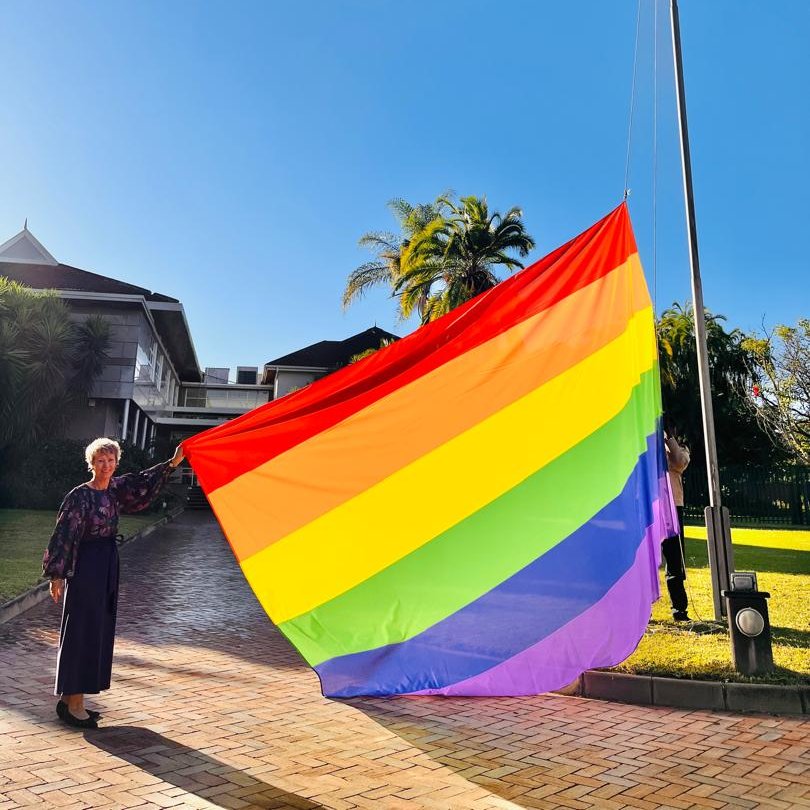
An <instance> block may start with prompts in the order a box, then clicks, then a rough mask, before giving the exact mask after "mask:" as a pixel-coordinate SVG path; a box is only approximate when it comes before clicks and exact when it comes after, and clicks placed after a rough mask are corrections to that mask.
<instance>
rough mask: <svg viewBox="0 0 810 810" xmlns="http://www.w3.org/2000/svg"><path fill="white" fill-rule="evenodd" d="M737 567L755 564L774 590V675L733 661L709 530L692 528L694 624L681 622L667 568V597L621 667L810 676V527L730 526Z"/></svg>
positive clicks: (711, 674)
mask: <svg viewBox="0 0 810 810" xmlns="http://www.w3.org/2000/svg"><path fill="white" fill-rule="evenodd" d="M731 534H732V542H733V544H734V567H735V569H736V570H737V571H756V572H757V578H758V581H759V588H760V590H762V591H767V592H769V593H770V594H771V598H770V599H769V600H768V613H769V615H770V620H771V635H772V639H773V659H774V664H775V665H776V670H775V671H774V673H773V674H772V675H771V676H770V677H768V678H761V679H750V678H745V677H744V676H742V675H740V674H739V673H737V672H736V671H735V670H734V669H733V667H732V665H731V647H730V644H729V639H728V634H727V632H726V630H725V627H723V628H718V627H717V626H716V625H714V607H713V605H712V593H711V581H710V579H709V567H708V566H709V562H708V552H707V548H706V529H705V528H703V527H698V526H687V527H686V565H687V570H686V576H687V580H686V586H687V595H688V596H689V615H690V616H691V617H692V618H693V619H695V620H698V621H696V622H695V623H694V624H693V625H689V624H683V623H682V624H675V623H674V622H673V621H672V619H671V618H670V607H669V598H668V595H667V589H666V584H665V582H664V575H663V572H661V599H659V600H658V602H656V603H655V605H653V613H652V619H651V620H650V624H649V627H648V628H647V632H646V633H645V635H644V638H642V640H641V643H640V644H639V645H638V648H637V649H636V651H635V652H634V653H633V655H631V656H630V658H628V659H627V660H626V661H625V662H624V663H623V664H621V665H620V666H618V667H616V669H617V670H620V671H623V672H636V673H639V674H647V675H664V676H666V675H669V676H676V677H682V678H695V679H699V680H700V679H703V680H718V679H719V680H730V681H751V680H762V681H767V682H769V683H810V531H793V530H785V529H732V532H731Z"/></svg>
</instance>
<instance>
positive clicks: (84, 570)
mask: <svg viewBox="0 0 810 810" xmlns="http://www.w3.org/2000/svg"><path fill="white" fill-rule="evenodd" d="M118 573H119V563H118V547H117V545H116V542H115V538H114V537H104V538H86V539H83V540H81V541H80V545H79V553H78V559H77V561H76V570H75V572H74V574H73V576H72V577H71V578H70V579H68V580H67V584H66V588H65V602H64V607H63V609H62V628H61V631H60V634H59V655H58V657H57V659H56V688H55V691H54V694H56V695H63V694H64V695H78V694H85V695H87V694H90V695H94V694H98V693H99V692H101V691H102V690H103V689H109V688H110V675H111V673H112V658H113V645H114V643H115V619H116V615H117V612H118Z"/></svg>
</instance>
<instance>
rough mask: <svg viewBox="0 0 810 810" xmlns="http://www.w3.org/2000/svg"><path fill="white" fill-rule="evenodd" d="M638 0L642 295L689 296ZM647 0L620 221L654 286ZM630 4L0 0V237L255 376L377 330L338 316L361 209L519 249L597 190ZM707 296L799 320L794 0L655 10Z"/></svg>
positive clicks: (806, 274) (801, 159) (800, 45)
mask: <svg viewBox="0 0 810 810" xmlns="http://www.w3.org/2000/svg"><path fill="white" fill-rule="evenodd" d="M658 2H659V4H660V5H659V18H660V24H661V33H660V43H659V68H660V76H659V80H660V85H661V86H660V90H659V94H658V98H659V130H660V135H659V149H658V165H659V182H658V240H657V241H658V252H657V255H658V262H657V267H658V270H657V303H658V307H659V310H660V309H661V308H662V307H663V306H666V305H667V304H669V303H670V302H672V301H673V300H684V299H686V298H687V297H688V296H689V294H690V291H689V276H688V262H687V252H686V241H685V228H684V222H683V202H682V196H681V195H682V193H681V185H680V157H679V152H678V145H677V124H676V119H675V107H674V94H673V88H672V67H671V64H672V57H671V46H670V40H669V17H668V3H667V2H666V1H665V0H658ZM652 8H653V5H652V0H643V11H642V20H641V23H642V41H641V47H640V54H639V76H638V88H637V90H638V93H637V107H636V127H635V130H634V136H633V144H634V145H633V157H632V162H631V178H630V186H631V188H632V196H631V213H632V215H633V219H634V224H635V228H636V235H637V238H638V241H639V246H640V249H641V253H642V260H643V261H644V263H645V266H646V269H647V273H648V278H649V280H650V284H651V286H652V275H653V272H652V271H653V258H652V217H651V213H652V194H651V184H652V152H651V143H652V135H651V119H652V100H653V92H652V82H651V71H652V33H651V28H652ZM635 16H636V2H635V0H613V2H609V3H606V2H604V0H568V1H567V2H564V3H560V2H551V0H513V2H510V3H508V4H502V3H496V2H495V1H494V0H490V2H482V1H481V0H464V2H461V0H458V2H442V3H439V2H435V0H432V2H431V1H430V0H418V1H417V2H408V3H405V2H399V3H395V2H391V1H386V0H379V2H373V1H372V0H365V1H364V2H360V0H342V2H335V1H333V0H319V1H318V2H298V3H289V2H280V0H279V1H276V0H265V1H264V2H246V1H245V0H242V1H241V2H239V3H230V2H224V0H223V2H217V3H214V2H199V3H198V2H194V3H192V2H172V3H166V2H141V1H140V0H139V2H137V3H136V2H127V3H125V2H114V3H109V2H89V0H88V2H44V1H43V0H38V2H36V3H29V2H23V1H22V0H7V1H6V2H5V3H3V4H2V5H1V6H0V24H2V30H3V32H4V34H3V48H2V51H0V178H2V193H1V194H0V242H2V241H3V240H4V239H6V238H8V237H9V236H11V235H13V234H14V233H16V232H17V231H18V230H19V229H20V227H21V226H22V222H23V219H24V218H25V217H28V218H29V224H30V228H31V230H32V232H33V233H34V234H35V235H36V236H37V237H38V238H39V239H40V240H41V241H42V242H43V243H44V244H45V246H46V247H47V248H48V249H49V250H50V251H51V252H52V253H53V254H54V255H55V256H56V258H57V259H59V260H60V261H63V262H66V263H68V264H74V265H76V266H79V267H82V268H85V269H88V270H93V271H95V272H99V273H103V274H105V275H109V276H113V277H116V278H120V279H122V280H126V281H129V282H132V283H135V284H139V285H142V286H144V287H148V288H150V289H153V290H157V291H160V292H163V293H166V294H168V295H172V296H175V297H177V298H179V299H180V300H181V301H182V302H183V303H184V305H185V308H186V312H187V315H188V319H189V322H190V325H191V329H192V334H193V337H194V340H195V344H196V347H197V353H198V356H199V359H200V362H201V363H202V364H203V365H221V366H230V367H231V368H233V367H235V366H236V365H237V364H261V363H263V362H265V361H266V360H269V359H271V358H272V357H275V356H277V355H280V354H283V353H285V352H287V351H290V350H293V349H296V348H299V347H301V346H304V345H306V344H309V343H312V342H315V341H317V340H321V339H324V338H330V339H340V338H343V337H346V336H348V335H350V334H352V333H354V332H357V331H359V330H361V329H364V328H367V327H368V326H371V325H372V324H373V323H374V322H376V323H377V324H378V325H380V326H382V327H384V328H388V329H391V330H392V331H395V332H398V333H399V334H405V333H406V332H407V331H410V329H411V328H413V324H398V323H397V322H396V319H395V315H394V306H393V303H392V302H391V301H390V300H388V299H387V298H386V295H385V294H384V293H380V294H379V295H372V296H370V297H369V298H368V299H367V300H366V301H364V302H363V303H362V304H361V305H358V306H355V307H353V308H352V309H351V310H350V311H349V312H348V313H345V314H344V313H343V312H342V310H341V307H340V295H341V291H342V288H343V284H344V281H345V278H346V275H347V274H348V272H349V271H350V270H351V269H352V268H353V267H355V266H356V265H358V264H360V263H361V262H363V261H365V260H366V258H367V255H366V254H365V253H364V252H363V251H362V250H360V249H359V248H358V247H357V239H358V237H359V236H360V235H361V234H362V233H363V232H364V231H366V230H373V229H387V228H389V227H390V226H391V225H392V221H391V219H390V216H389V214H388V211H387V209H386V205H385V204H386V201H387V200H388V199H390V198H392V197H395V196H401V197H405V198H406V199H408V200H411V201H413V202H421V201H427V200H430V199H432V198H434V197H435V196H436V195H437V194H439V193H441V192H442V191H444V190H445V189H454V190H455V191H457V192H459V193H462V194H486V195H487V197H488V199H489V201H490V204H491V205H492V206H493V207H495V208H497V209H500V210H505V209H506V208H508V207H510V206H511V205H519V206H521V207H522V208H523V210H524V216H525V222H526V224H527V226H528V229H529V231H530V232H531V233H532V234H533V236H534V237H535V239H536V240H537V244H538V249H537V251H536V252H535V254H533V257H532V258H535V259H536V258H539V257H540V256H542V255H543V254H545V253H546V252H548V251H549V250H551V249H552V248H554V247H555V246H556V245H558V244H560V243H561V242H563V241H565V240H567V239H569V238H570V237H572V236H574V235H575V234H576V233H578V232H579V231H581V230H583V229H584V228H586V227H587V226H588V225H590V224H591V223H592V222H593V221H594V220H596V219H597V218H599V217H600V216H602V215H603V214H605V213H607V211H609V210H610V209H612V208H613V207H614V206H615V205H617V204H618V203H619V201H620V200H621V195H622V189H623V180H624V167H625V151H626V146H627V119H628V108H629V99H630V83H631V76H632V57H633V40H634V32H635ZM681 21H682V30H683V37H684V59H685V69H686V87H687V92H688V102H689V116H690V119H689V123H690V127H691V137H692V148H693V163H694V171H695V191H696V199H697V214H698V229H699V236H700V247H701V262H702V269H703V274H704V286H705V294H706V303H707V306H709V308H711V309H712V310H714V311H716V312H721V313H724V314H726V315H727V316H728V318H729V322H730V324H731V325H733V326H739V327H741V328H744V329H751V328H755V327H757V326H758V325H759V323H760V321H761V319H762V318H763V316H764V317H765V319H766V320H767V322H768V323H769V324H773V323H775V322H778V321H785V322H792V321H795V320H796V319H797V318H798V317H800V316H810V292H808V278H810V266H809V265H810V260H808V250H807V247H806V232H807V228H808V222H810V148H808V147H809V146H810V104H808V103H807V85H808V78H810V49H809V48H808V47H807V31H808V30H810V3H807V2H806V1H805V0H792V2H791V1H790V0H786V1H785V2H781V3H779V4H778V5H774V4H767V3H762V2H754V0H713V2H705V0H681Z"/></svg>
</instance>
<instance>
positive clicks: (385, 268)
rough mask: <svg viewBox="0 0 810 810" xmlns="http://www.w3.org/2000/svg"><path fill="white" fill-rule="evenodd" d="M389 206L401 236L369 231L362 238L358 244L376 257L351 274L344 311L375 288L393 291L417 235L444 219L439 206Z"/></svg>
mask: <svg viewBox="0 0 810 810" xmlns="http://www.w3.org/2000/svg"><path fill="white" fill-rule="evenodd" d="M388 207H389V209H390V210H391V213H392V214H393V215H394V217H395V218H396V220H397V222H398V223H399V229H400V233H399V234H398V235H397V234H394V233H391V232H390V231H369V232H367V233H364V234H363V235H362V236H361V237H360V239H359V241H358V244H359V245H360V246H361V247H365V248H368V249H369V250H371V251H372V252H373V253H375V254H376V258H375V259H374V260H373V261H370V262H365V263H364V264H361V265H360V266H359V267H358V268H356V269H355V270H353V271H352V272H351V273H350V274H349V277H348V279H347V280H346V288H345V289H344V291H343V308H344V309H347V308H348V307H349V306H351V304H353V303H354V302H355V301H357V300H359V299H360V298H362V297H363V295H365V293H366V292H367V291H368V290H369V289H370V288H371V287H376V286H379V285H383V286H386V287H389V288H390V289H391V290H392V291H393V290H394V289H395V287H396V284H397V282H398V280H399V277H400V265H401V256H402V253H403V251H407V249H408V247H409V246H410V243H411V240H412V239H413V238H414V236H416V235H417V234H418V233H420V232H421V231H422V230H424V229H425V228H426V227H427V226H428V225H429V224H430V223H431V222H433V221H434V220H437V219H440V218H441V211H440V209H439V208H438V206H437V204H436V203H423V204H420V205H411V203H409V202H406V201H405V200H403V199H401V198H396V199H393V200H390V201H389V203H388ZM400 315H402V312H401V311H400ZM405 317H407V316H405Z"/></svg>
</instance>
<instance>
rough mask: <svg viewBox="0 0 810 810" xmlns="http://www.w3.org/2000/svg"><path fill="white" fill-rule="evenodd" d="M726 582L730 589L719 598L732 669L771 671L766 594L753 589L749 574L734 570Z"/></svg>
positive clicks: (754, 583)
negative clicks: (722, 604) (723, 607)
mask: <svg viewBox="0 0 810 810" xmlns="http://www.w3.org/2000/svg"><path fill="white" fill-rule="evenodd" d="M730 579H731V590H728V591H723V597H724V599H725V601H726V616H727V617H728V630H729V638H730V639H731V658H732V660H733V662H734V667H735V668H736V670H737V672H741V673H742V674H743V675H765V674H767V673H768V672H771V671H772V670H773V651H772V649H771V623H770V621H769V619H768V602H767V600H768V599H769V598H770V594H769V593H766V592H765V591H759V590H757V575H756V574H755V573H753V572H752V571H734V572H732V573H731V576H730Z"/></svg>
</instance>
